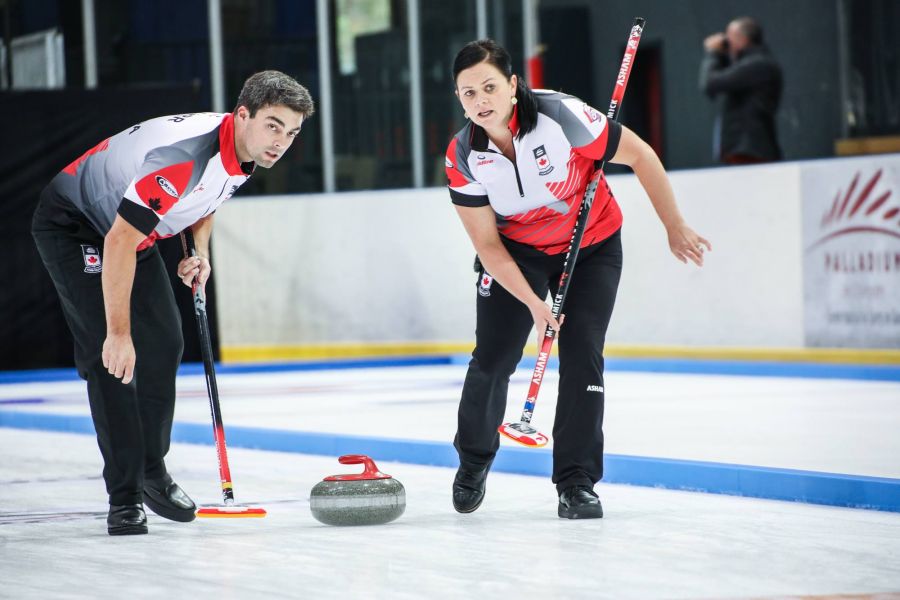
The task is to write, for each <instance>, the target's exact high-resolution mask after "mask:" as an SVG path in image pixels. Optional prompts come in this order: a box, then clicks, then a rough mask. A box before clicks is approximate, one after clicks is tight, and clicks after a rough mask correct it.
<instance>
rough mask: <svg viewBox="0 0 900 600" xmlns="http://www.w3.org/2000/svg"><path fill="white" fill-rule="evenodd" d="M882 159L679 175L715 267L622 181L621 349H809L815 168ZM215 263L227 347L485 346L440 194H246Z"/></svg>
mask: <svg viewBox="0 0 900 600" xmlns="http://www.w3.org/2000/svg"><path fill="white" fill-rule="evenodd" d="M872 160H873V159H872V158H871V157H867V158H860V159H835V160H828V161H813V162H806V163H782V164H776V165H764V166H748V167H737V168H720V169H704V170H696V171H677V172H673V173H671V174H670V176H671V181H672V185H673V187H674V189H675V193H676V197H677V198H678V202H679V205H680V207H681V210H682V212H683V214H684V215H685V217H686V219H687V221H688V223H689V224H690V225H691V226H693V227H694V229H695V230H696V231H698V232H699V233H700V234H701V235H703V236H705V237H707V238H708V239H709V240H710V241H711V242H712V244H713V252H712V253H709V254H708V255H707V261H706V265H705V266H704V267H703V268H702V269H698V268H697V267H695V266H694V265H684V264H682V263H680V262H678V261H677V260H676V259H675V258H674V257H673V256H672V255H671V254H670V253H669V251H668V244H667V240H666V235H665V231H664V229H663V228H662V226H661V224H660V223H659V220H658V219H657V218H656V215H655V213H654V212H653V208H652V206H651V204H650V202H649V199H648V198H647V197H646V195H645V194H644V192H643V190H642V188H641V187H640V185H639V182H638V181H637V179H636V178H635V177H634V176H633V175H622V176H613V177H611V178H610V185H611V187H612V189H613V192H614V193H615V195H616V197H617V199H618V201H619V204H620V206H621V207H622V210H623V212H624V215H625V224H624V226H623V240H624V247H625V268H624V272H623V276H622V283H621V286H620V289H619V297H618V300H617V305H616V310H615V313H614V315H613V322H612V325H611V327H610V331H609V335H608V340H607V341H608V343H610V344H629V345H630V344H636V345H675V346H688V347H690V346H731V347H765V348H802V347H803V346H804V295H803V293H804V273H803V264H804V263H803V259H804V240H803V220H802V217H803V210H802V209H803V201H804V199H803V193H802V189H801V185H802V172H803V170H804V169H809V168H813V167H814V168H815V169H818V170H820V171H821V170H822V169H823V168H825V169H827V170H828V171H829V172H835V173H837V174H838V175H839V176H841V177H844V179H848V178H849V177H852V174H853V173H854V172H856V171H859V170H860V169H863V170H864V169H865V168H867V166H868V165H869V164H870V162H871V161H872ZM881 160H883V161H888V164H889V165H893V168H894V172H895V173H896V172H897V169H898V168H900V167H898V165H900V155H889V156H888V157H886V158H884V157H882V158H881ZM844 172H846V173H848V174H849V175H846V176H844V175H843V174H844ZM262 176H263V177H264V176H265V175H264V174H263V175H262ZM844 179H841V181H843V180H844ZM885 182H887V183H886V184H885ZM882 184H885V185H889V186H890V185H894V186H896V181H893V180H890V179H889V178H883V179H882V181H881V182H880V183H879V185H882ZM835 185H837V184H835ZM876 191H878V190H876ZM893 194H894V200H896V199H897V196H900V194H898V193H897V190H896V189H895V190H894V192H893ZM830 202H831V198H830V197H829V198H828V203H829V204H830ZM213 252H214V257H213V265H214V268H215V269H216V271H215V272H216V278H217V279H216V281H217V292H218V296H217V297H218V310H219V326H220V333H221V340H222V345H223V346H224V347H229V346H242V345H264V346H279V345H295V346H297V345H301V346H302V345H305V344H310V345H312V344H328V343H335V342H347V343H379V342H438V343H454V342H469V341H471V340H472V339H474V300H475V293H476V292H475V279H476V275H475V273H474V272H473V271H472V258H473V256H474V252H473V250H472V247H471V244H470V242H469V240H468V237H467V236H466V234H465V231H464V230H463V227H462V225H461V223H460V222H459V219H458V218H457V216H456V213H455V210H454V208H453V206H452V204H451V203H450V200H449V197H448V194H447V192H446V190H444V189H442V188H431V189H423V190H391V191H373V192H352V193H340V194H330V195H328V194H303V195H296V196H278V197H252V198H251V197H247V198H240V197H238V198H236V199H234V200H231V201H229V202H228V203H227V204H226V205H224V206H223V207H222V208H221V209H220V210H219V212H218V214H217V216H216V227H215V234H214V248H213ZM577 276H578V275H577V270H576V272H575V277H576V278H577ZM894 278H895V279H896V274H894ZM889 347H890V346H889Z"/></svg>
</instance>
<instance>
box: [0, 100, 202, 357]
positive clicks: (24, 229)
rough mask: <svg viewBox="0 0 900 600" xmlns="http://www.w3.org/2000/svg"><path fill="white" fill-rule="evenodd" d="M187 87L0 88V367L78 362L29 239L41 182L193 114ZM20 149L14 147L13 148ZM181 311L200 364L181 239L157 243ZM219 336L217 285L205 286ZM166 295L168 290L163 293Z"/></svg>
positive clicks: (188, 348) (194, 103)
mask: <svg viewBox="0 0 900 600" xmlns="http://www.w3.org/2000/svg"><path fill="white" fill-rule="evenodd" d="M198 106H200V100H199V98H198V96H197V91H196V90H195V89H194V88H192V87H190V86H171V85H170V86H164V87H160V86H142V87H141V88H139V89H107V90H103V91H96V90H95V91H86V90H60V91H53V92H13V93H0V114H4V115H8V116H11V118H8V119H7V120H6V122H5V123H4V124H3V127H2V129H0V147H2V148H5V149H6V151H5V153H4V155H3V158H2V160H0V240H3V257H4V258H3V260H2V261H0V281H2V282H3V284H2V290H0V369H26V368H38V367H64V366H71V365H72V364H73V345H72V344H73V343H72V337H71V335H70V333H69V330H68V328H67V327H66V324H65V320H64V318H63V313H62V309H61V308H60V305H59V298H58V296H57V294H56V290H55V289H54V287H53V283H52V281H51V280H50V277H49V275H47V271H46V270H45V269H44V266H43V264H42V263H41V259H40V256H38V253H37V249H36V248H35V246H34V241H33V240H32V238H31V216H32V214H33V213H34V209H35V207H36V206H37V202H38V196H39V195H40V192H41V190H42V189H43V187H44V186H45V185H46V184H47V183H49V181H50V179H52V178H53V176H54V175H55V174H56V173H58V172H59V171H60V170H61V169H62V168H63V167H65V166H66V165H67V164H69V163H70V162H72V160H74V159H75V158H77V157H78V156H80V155H81V154H82V153H83V152H84V151H85V150H86V149H88V148H91V147H93V146H95V145H96V144H97V143H98V142H99V141H101V140H103V139H105V138H107V137H109V136H110V135H112V134H114V133H118V132H119V131H121V130H123V129H126V128H127V127H130V126H132V125H134V124H135V123H139V122H141V121H143V120H145V119H148V118H152V117H156V116H159V115H160V114H176V113H184V112H192V111H196V110H197V109H198ZM13 148H14V149H15V151H10V149H13ZM159 247H160V250H161V251H162V254H163V258H164V259H165V261H166V263H167V265H168V267H169V273H170V276H171V282H172V287H173V289H174V290H175V298H176V301H177V302H178V305H179V308H180V309H181V315H182V330H183V331H184V337H185V352H184V359H185V360H186V361H188V362H199V361H200V356H201V355H200V348H199V342H198V341H197V335H196V331H197V329H196V323H195V321H194V315H193V306H192V303H191V298H190V292H189V290H188V288H187V287H185V286H184V285H183V284H182V283H181V282H180V280H177V279H175V278H174V273H175V266H176V265H177V263H178V261H179V260H180V258H181V246H180V242H179V241H178V238H172V239H169V240H163V241H161V242H160V243H159ZM207 290H208V293H209V303H210V316H211V318H212V322H211V323H210V326H211V327H212V329H213V332H214V334H213V335H214V336H215V335H216V334H215V331H216V326H215V325H216V323H215V310H214V308H213V307H214V304H215V284H214V283H212V284H211V285H208V286H207ZM162 293H164V292H162Z"/></svg>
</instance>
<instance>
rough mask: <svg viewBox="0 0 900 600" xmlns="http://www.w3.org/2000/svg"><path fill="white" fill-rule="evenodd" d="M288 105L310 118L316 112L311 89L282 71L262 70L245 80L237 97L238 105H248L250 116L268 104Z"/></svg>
mask: <svg viewBox="0 0 900 600" xmlns="http://www.w3.org/2000/svg"><path fill="white" fill-rule="evenodd" d="M279 105H281V106H287V107H288V108H290V109H291V110H294V111H296V112H298V113H300V114H301V115H303V118H304V119H308V118H309V117H311V116H312V115H313V113H314V112H316V109H315V106H314V105H313V100H312V97H311V96H310V95H309V91H308V90H307V89H306V88H305V87H303V86H302V85H300V84H299V83H297V81H296V80H295V79H294V78H293V77H290V76H288V75H285V74H284V73H282V72H281V71H260V72H259V73H254V74H253V75H251V76H250V77H248V78H247V81H245V82H244V87H243V88H242V89H241V93H240V95H239V96H238V99H237V106H236V107H235V109H234V110H235V111H237V107H238V106H246V107H247V109H248V110H249V111H250V116H251V117H255V116H256V111H258V110H259V109H261V108H265V107H266V106H279Z"/></svg>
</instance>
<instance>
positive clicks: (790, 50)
mask: <svg viewBox="0 0 900 600" xmlns="http://www.w3.org/2000/svg"><path fill="white" fill-rule="evenodd" d="M837 6H838V4H837V2H832V1H824V0H790V1H786V0H755V1H754V2H752V3H750V2H746V1H741V0H690V1H677V2H675V1H673V2H660V1H658V0H604V1H603V2H591V1H587V0H541V4H540V7H541V13H542V14H541V20H542V22H543V23H546V24H551V23H553V24H555V27H554V28H552V29H550V28H547V27H542V30H541V36H542V42H544V43H546V44H547V45H548V49H547V52H548V54H553V53H554V52H561V51H562V50H561V49H560V47H562V48H567V46H568V44H569V42H568V41H567V36H568V35H571V33H569V32H567V27H571V23H572V22H571V21H569V25H567V24H566V23H565V22H562V23H559V19H554V18H552V16H551V15H553V13H555V12H556V11H560V10H564V9H573V8H576V7H577V8H580V9H582V10H584V11H585V12H586V14H587V22H586V23H587V26H588V27H589V28H590V31H589V35H590V39H591V41H592V43H591V45H590V49H589V53H590V54H589V55H588V56H584V57H582V56H580V55H578V54H574V55H571V54H570V53H569V52H568V50H565V53H566V54H567V55H569V56H571V58H570V60H571V61H573V62H574V66H573V69H572V71H571V74H569V73H567V72H562V71H559V70H557V71H556V72H555V73H554V72H553V71H551V70H548V71H549V73H548V76H547V85H548V86H550V87H557V86H556V85H554V84H562V85H563V86H565V87H568V88H575V87H576V85H577V82H575V81H573V80H575V79H577V78H580V77H585V75H584V71H585V70H584V69H583V66H582V65H589V66H590V69H589V73H590V75H589V77H590V80H591V82H590V86H589V89H590V98H591V100H592V101H593V102H594V103H595V104H596V105H598V106H599V107H600V108H603V109H605V108H606V105H607V104H608V103H609V97H610V94H611V92H612V85H613V82H614V81H615V76H616V73H617V71H618V68H619V62H620V61H621V56H622V51H623V48H624V43H625V40H626V39H627V35H628V31H629V27H630V26H631V22H632V19H633V18H634V17H635V16H641V17H644V18H645V19H647V26H646V28H645V29H644V36H643V38H642V40H641V48H650V49H652V48H655V47H658V48H659V49H660V51H661V74H662V90H661V92H662V107H663V144H664V146H663V154H664V158H665V163H666V166H667V167H668V168H672V169H683V168H692V167H701V166H708V165H710V164H711V162H712V131H713V118H714V115H715V104H714V103H713V102H712V101H710V100H709V99H708V98H707V97H706V96H704V95H703V94H701V93H700V91H699V88H698V74H699V67H700V60H701V58H702V56H703V46H702V42H703V39H704V38H705V37H706V36H707V35H709V34H711V33H714V32H716V31H724V29H725V26H726V25H727V24H728V22H729V21H731V20H732V19H733V18H735V17H738V16H744V15H746V16H751V17H754V18H756V19H757V20H758V21H759V22H760V23H761V25H762V26H763V30H764V33H765V37H766V40H767V43H768V45H769V47H770V49H771V50H772V52H773V54H774V55H775V57H776V58H777V59H778V60H779V62H780V63H781V66H782V68H783V70H784V80H785V86H784V96H783V99H782V105H781V110H780V112H779V114H778V121H777V125H778V131H779V138H780V141H781V144H782V146H783V149H784V154H785V159H786V160H797V159H802V158H813V157H823V156H831V155H832V153H833V145H834V140H835V139H836V138H838V137H840V135H841V120H840V119H841V115H840V112H841V111H840V80H839V76H840V69H839V54H838V43H837V40H838V25H837V23H838V21H837ZM548 17H549V18H548ZM584 26H585V24H584V23H579V22H577V21H576V22H575V27H576V31H580V29H579V28H584ZM641 60H642V58H641V53H640V52H639V53H638V58H637V61H636V63H635V70H636V71H637V69H639V68H640V66H641ZM581 87H582V88H583V87H584V86H583V84H582V86H581ZM629 92H633V89H632V88H631V84H629ZM585 99H587V98H585ZM636 102H638V103H639V102H640V99H639V98H635V94H634V93H629V94H626V100H625V103H624V105H623V109H622V120H623V122H624V123H625V124H626V125H628V124H629V118H630V116H629V106H630V105H631V106H632V107H633V105H634V104H635V103H636Z"/></svg>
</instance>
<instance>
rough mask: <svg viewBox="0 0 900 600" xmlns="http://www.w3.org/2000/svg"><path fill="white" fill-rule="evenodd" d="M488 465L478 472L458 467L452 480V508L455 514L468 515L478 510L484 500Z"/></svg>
mask: <svg viewBox="0 0 900 600" xmlns="http://www.w3.org/2000/svg"><path fill="white" fill-rule="evenodd" d="M490 468H491V467H490V465H488V466H486V467H485V468H483V469H481V470H479V471H471V470H469V469H466V468H463V467H460V468H459V470H458V471H457V472H456V479H454V480H453V508H455V509H456V512H460V513H470V512H475V511H476V510H478V507H479V506H481V502H482V501H483V500H484V482H485V480H486V479H487V475H488V471H489V470H490Z"/></svg>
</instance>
